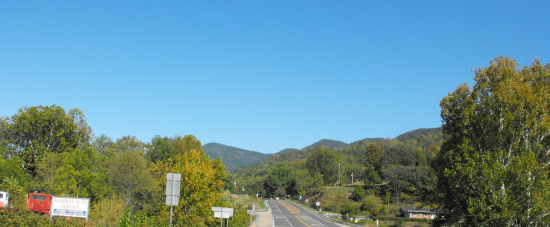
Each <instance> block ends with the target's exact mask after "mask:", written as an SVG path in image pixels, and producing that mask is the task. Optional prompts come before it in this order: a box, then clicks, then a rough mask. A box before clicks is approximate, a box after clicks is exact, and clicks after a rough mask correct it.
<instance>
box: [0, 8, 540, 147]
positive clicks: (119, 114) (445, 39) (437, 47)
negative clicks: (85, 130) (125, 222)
mask: <svg viewBox="0 0 550 227" xmlns="http://www.w3.org/2000/svg"><path fill="white" fill-rule="evenodd" d="M549 12H550V3H549V1H193V2H189V1H87V2H85V1H9V2H3V3H2V4H1V6H0V83H1V86H0V95H1V101H0V116H3V117H7V116H12V115H13V114H15V113H17V111H18V109H19V108H21V107H23V106H36V105H53V104H56V105H59V106H62V107H63V108H65V109H66V110H69V109H71V108H78V109H80V110H82V111H83V112H84V114H85V115H86V117H87V119H88V123H89V125H90V126H91V127H92V129H93V131H94V133H95V135H96V136H99V135H101V134H105V135H107V136H109V137H111V138H112V139H114V140H115V139H117V138H120V137H122V136H124V135H135V136H137V138H138V139H140V140H142V141H144V142H150V141H151V139H152V138H153V137H154V136H155V135H161V136H169V137H172V136H175V135H181V136H183V135H187V134H193V135H195V136H196V137H197V138H198V139H199V140H201V142H202V143H203V144H206V143H208V142H218V143H222V144H226V145H230V146H235V147H239V148H244V149H248V150H254V151H259V152H263V153H273V152H278V151H280V150H282V149H285V148H303V147H305V146H307V145H310V144H312V143H314V142H316V141H318V140H320V139H335V140H341V141H344V142H347V143H349V142H354V141H357V140H360V139H364V138H368V137H391V138H393V137H395V136H397V135H399V134H401V133H404V132H407V131H409V130H413V129H418V128H429V127H439V126H440V125H441V119H440V116H439V114H440V108H439V101H440V100H441V99H442V98H443V97H444V96H445V95H447V94H448V93H449V92H451V91H453V90H455V89H456V87H457V86H458V85H459V84H461V83H464V82H466V83H469V84H472V83H473V77H474V73H473V72H472V71H471V70H472V69H474V68H477V67H480V66H487V65H488V64H489V61H490V60H491V59H493V58H495V57H496V56H501V55H504V56H509V57H512V58H515V59H517V60H518V61H519V62H520V64H522V65H527V64H530V63H531V62H532V61H533V60H534V59H535V58H539V59H540V60H541V61H542V62H543V63H548V62H550V13H549Z"/></svg>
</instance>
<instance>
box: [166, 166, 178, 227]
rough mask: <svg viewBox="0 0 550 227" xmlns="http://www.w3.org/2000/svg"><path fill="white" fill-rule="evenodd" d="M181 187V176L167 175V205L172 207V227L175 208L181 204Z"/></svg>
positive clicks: (176, 174) (175, 174)
mask: <svg viewBox="0 0 550 227" xmlns="http://www.w3.org/2000/svg"><path fill="white" fill-rule="evenodd" d="M180 187H181V174H179V173H167V174H166V205H168V206H170V227H171V226H172V216H173V215H174V213H173V208H174V206H177V205H178V204H179V198H180Z"/></svg>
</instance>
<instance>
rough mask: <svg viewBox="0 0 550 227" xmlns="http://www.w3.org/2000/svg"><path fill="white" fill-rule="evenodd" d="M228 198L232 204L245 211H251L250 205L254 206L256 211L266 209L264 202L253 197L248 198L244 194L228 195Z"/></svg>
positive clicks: (248, 196)
mask: <svg viewBox="0 0 550 227" xmlns="http://www.w3.org/2000/svg"><path fill="white" fill-rule="evenodd" d="M229 198H230V199H231V200H232V202H233V203H236V204H241V205H243V206H245V207H247V209H252V204H255V205H256V209H267V207H266V206H265V204H264V202H263V200H262V199H260V198H256V197H255V196H250V195H246V194H229Z"/></svg>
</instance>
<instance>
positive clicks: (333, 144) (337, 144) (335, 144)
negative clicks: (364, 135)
mask: <svg viewBox="0 0 550 227" xmlns="http://www.w3.org/2000/svg"><path fill="white" fill-rule="evenodd" d="M347 146H349V144H347V143H344V142H342V141H337V140H327V139H322V140H319V141H317V142H316V143H314V144H311V145H309V146H307V147H304V149H303V150H309V149H318V148H336V149H340V148H345V147H347Z"/></svg>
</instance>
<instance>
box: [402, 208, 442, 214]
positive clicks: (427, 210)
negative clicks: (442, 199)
mask: <svg viewBox="0 0 550 227" xmlns="http://www.w3.org/2000/svg"><path fill="white" fill-rule="evenodd" d="M399 211H401V212H410V213H412V212H415V213H427V214H435V213H436V210H432V209H430V208H419V207H416V208H414V207H401V208H399Z"/></svg>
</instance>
